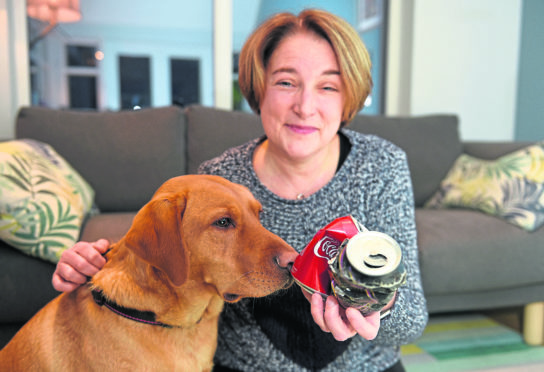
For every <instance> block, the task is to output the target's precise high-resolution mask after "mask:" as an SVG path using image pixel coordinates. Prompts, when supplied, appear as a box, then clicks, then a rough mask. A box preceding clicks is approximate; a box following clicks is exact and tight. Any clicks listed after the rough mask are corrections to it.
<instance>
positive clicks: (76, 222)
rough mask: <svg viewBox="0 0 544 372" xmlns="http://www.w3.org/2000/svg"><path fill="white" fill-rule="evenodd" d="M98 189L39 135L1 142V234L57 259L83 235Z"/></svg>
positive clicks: (22, 247)
mask: <svg viewBox="0 0 544 372" xmlns="http://www.w3.org/2000/svg"><path fill="white" fill-rule="evenodd" d="M93 200H94V190H93V189H92V188H91V186H90V185H89V184H88V183H87V182H86V181H85V180H84V179H83V178H82V177H81V176H80V175H79V174H78V173H77V172H76V171H75V170H74V169H73V168H72V167H71V166H70V165H69V164H68V163H67V162H66V160H64V159H63V158H62V157H61V156H60V155H59V154H58V153H56V152H55V150H54V149H53V148H52V147H51V146H49V145H47V144H45V143H41V142H38V141H34V140H16V141H8V142H2V143H0V239H2V240H4V241H5V242H6V243H8V244H9V245H11V246H13V247H15V248H17V249H19V250H21V251H23V252H25V253H27V254H29V255H31V256H36V257H39V258H42V259H44V260H47V261H50V262H53V263H56V262H58V260H59V258H60V255H61V253H62V251H64V250H65V249H66V248H69V247H71V246H72V245H73V244H74V243H75V242H76V241H77V239H78V238H79V233H80V229H81V225H82V223H83V220H84V218H85V216H86V215H87V214H88V213H89V212H90V211H91V209H92V205H93Z"/></svg>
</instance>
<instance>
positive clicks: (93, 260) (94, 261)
mask: <svg viewBox="0 0 544 372" xmlns="http://www.w3.org/2000/svg"><path fill="white" fill-rule="evenodd" d="M108 247H109V243H108V241H107V240H105V239H101V240H98V241H96V242H94V243H87V242H78V243H76V244H75V245H74V247H73V248H72V249H69V250H67V251H65V252H73V253H77V254H78V255H79V256H81V258H82V259H83V261H82V260H76V261H75V262H73V263H72V264H73V265H72V266H74V268H76V269H79V266H75V265H82V264H83V265H85V261H86V262H87V263H89V264H90V265H92V266H94V267H96V268H98V269H101V268H102V267H103V266H104V265H105V264H106V259H105V258H104V256H102V254H103V253H105V252H106V251H107V250H108ZM68 263H71V262H70V261H68ZM82 268H83V269H85V268H84V267H82Z"/></svg>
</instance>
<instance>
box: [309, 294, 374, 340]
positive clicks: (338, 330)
mask: <svg viewBox="0 0 544 372" xmlns="http://www.w3.org/2000/svg"><path fill="white" fill-rule="evenodd" d="M303 293H304V296H305V297H306V298H307V299H308V300H309V301H310V303H311V313H312V317H313V319H314V321H315V322H316V324H317V325H318V326H319V328H321V329H322V330H323V331H324V332H330V333H331V334H332V335H333V337H334V338H335V339H336V340H338V341H345V340H347V339H348V338H351V337H353V336H355V335H356V334H359V335H360V336H361V337H363V338H364V339H366V340H373V339H374V338H376V335H377V334H378V330H379V329H380V313H379V312H375V313H371V314H369V315H367V316H363V314H361V312H360V311H359V310H357V309H354V308H351V307H350V308H347V309H344V308H343V307H342V306H340V305H339V304H338V301H337V300H336V298H335V297H334V296H328V297H327V300H326V301H323V297H321V295H320V294H319V293H314V294H313V295H310V294H309V293H308V292H306V291H304V290H303Z"/></svg>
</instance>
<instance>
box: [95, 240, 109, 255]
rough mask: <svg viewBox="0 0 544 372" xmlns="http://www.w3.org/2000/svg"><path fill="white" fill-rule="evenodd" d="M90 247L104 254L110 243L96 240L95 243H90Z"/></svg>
mask: <svg viewBox="0 0 544 372" xmlns="http://www.w3.org/2000/svg"><path fill="white" fill-rule="evenodd" d="M91 245H92V246H93V247H94V248H96V249H97V250H98V251H99V252H100V253H101V254H104V253H106V252H107V251H108V248H109V247H110V242H109V241H108V240H106V239H98V240H97V241H96V242H94V243H91Z"/></svg>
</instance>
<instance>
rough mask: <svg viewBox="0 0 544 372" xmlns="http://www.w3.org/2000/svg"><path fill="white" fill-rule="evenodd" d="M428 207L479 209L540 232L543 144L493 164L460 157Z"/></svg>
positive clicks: (543, 212)
mask: <svg viewBox="0 0 544 372" xmlns="http://www.w3.org/2000/svg"><path fill="white" fill-rule="evenodd" d="M425 206H426V207H430V208H448V207H457V208H469V209H476V210H479V211H482V212H485V213H488V214H491V215H494V216H497V217H501V218H503V219H505V220H506V221H508V222H509V223H511V224H513V225H516V226H519V227H521V228H523V229H525V230H527V231H534V230H536V229H538V228H539V227H540V226H542V225H544V142H542V143H538V144H534V145H532V146H528V147H525V148H523V149H520V150H517V151H515V152H513V153H511V154H507V155H504V156H502V157H500V158H498V159H496V160H493V161H492V160H483V159H479V158H475V157H472V156H469V155H466V154H463V155H461V156H460V157H459V158H458V159H457V161H456V162H455V164H454V165H453V167H452V168H451V169H450V171H449V173H448V175H447V176H446V178H445V179H444V180H443V181H442V183H441V186H440V189H439V190H438V191H437V192H436V193H435V194H434V196H433V197H431V199H429V201H428V202H427V203H426V204H425Z"/></svg>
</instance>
